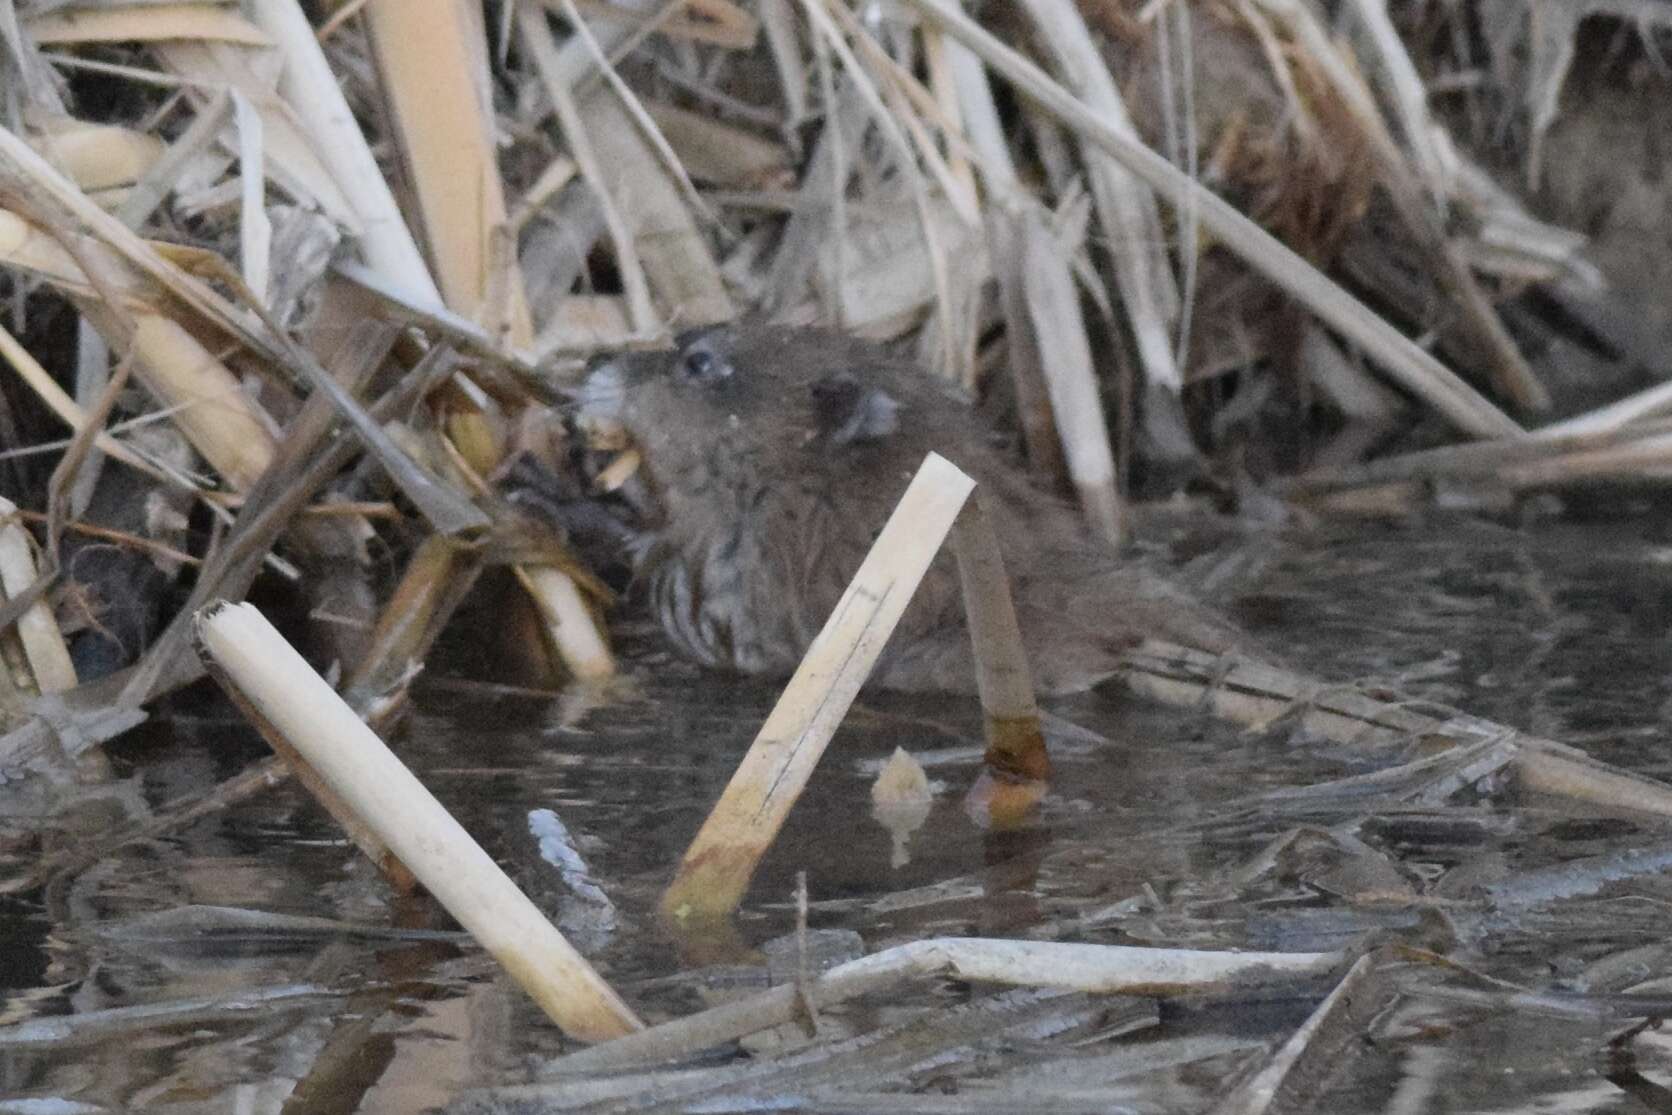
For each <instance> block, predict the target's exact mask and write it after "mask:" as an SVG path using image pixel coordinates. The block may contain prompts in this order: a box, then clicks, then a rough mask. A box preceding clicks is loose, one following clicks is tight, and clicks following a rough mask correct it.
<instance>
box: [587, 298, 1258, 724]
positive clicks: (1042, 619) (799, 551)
mask: <svg viewBox="0 0 1672 1115" xmlns="http://www.w3.org/2000/svg"><path fill="white" fill-rule="evenodd" d="M576 409H577V414H578V416H579V418H580V419H581V421H582V423H583V424H585V423H587V422H593V423H600V422H601V423H603V424H619V425H620V426H622V427H624V428H625V430H626V432H627V433H628V435H629V436H630V437H631V438H632V440H633V442H634V443H635V444H636V445H637V447H638V448H639V450H640V452H641V454H642V457H643V459H644V462H645V467H646V468H647V469H648V471H649V474H650V475H649V481H650V483H651V485H652V487H653V490H654V491H655V493H656V496H657V498H656V499H655V500H654V503H655V505H656V510H655V511H654V512H653V513H651V514H650V515H648V516H646V517H645V518H644V520H643V521H642V522H639V523H636V524H634V525H633V527H632V530H631V539H630V550H631V557H632V563H633V566H634V569H635V571H636V574H637V579H638V580H639V581H641V582H642V583H643V584H644V585H645V586H646V587H647V588H648V593H649V598H650V603H651V606H652V608H653V609H654V612H655V615H656V617H657V619H658V621H659V622H660V624H661V626H662V628H663V630H664V631H665V632H666V633H667V634H668V636H669V637H670V638H671V639H672V640H673V642H674V643H675V644H676V645H677V646H678V648H679V649H680V650H681V651H683V652H684V653H685V654H687V655H689V656H691V657H692V658H695V659H696V660H697V661H699V662H702V663H704V664H706V665H708V666H712V667H718V668H723V669H729V670H734V671H741V672H743V673H749V674H769V675H787V674H788V673H790V672H791V671H793V670H794V669H795V667H796V665H797V663H799V662H800V660H801V657H802V654H803V653H804V652H805V651H806V650H807V647H808V645H809V644H810V643H811V642H812V640H813V637H814V636H815V635H816V634H818V632H819V629H820V628H821V627H822V626H823V625H824V622H825V620H826V618H827V617H828V616H829V615H830V613H831V610H832V609H833V608H834V606H835V604H836V602H837V599H838V598H839V597H840V596H841V594H842V591H843V589H844V588H845V587H846V586H847V583H848V581H849V579H850V578H851V577H852V576H853V574H854V571H855V570H856V569H858V567H859V564H860V562H861V560H862V559H863V558H864V557H865V554H866V552H867V551H868V550H869V549H870V546H871V543H872V542H873V541H874V540H875V539H876V536H877V533H878V531H879V530H880V529H881V528H882V525H883V523H884V522H885V521H886V520H887V519H888V516H889V513H890V512H891V511H892V510H893V509H894V505H895V503H896V502H897V501H898V500H899V498H900V495H901V493H902V492H904V490H905V488H906V485H907V483H908V482H909V481H910V480H911V477H912V475H913V474H914V473H915V472H916V470H917V467H918V466H919V465H920V464H921V463H922V461H923V458H924V455H925V454H926V453H928V452H929V451H930V450H934V451H936V452H938V453H940V454H941V455H943V456H945V457H947V458H948V459H950V460H951V461H952V462H953V463H955V464H957V465H958V466H959V467H960V468H962V469H963V470H964V471H966V472H968V473H969V474H970V475H971V476H972V477H974V478H975V480H976V481H977V482H978V483H979V484H980V485H981V487H982V488H983V489H985V492H986V502H987V506H988V507H989V509H990V510H991V512H992V515H993V519H994V526H995V529H996V531H997V534H998V537H999V541H1000V548H1001V550H1002V552H1003V555H1004V561H1005V566H1006V569H1007V571H1008V572H1009V574H1010V577H1011V580H1012V584H1013V591H1014V595H1015V601H1016V609H1017V615H1018V619H1019V621H1020V624H1021V628H1022V634H1023V639H1024V642H1025V644H1026V647H1027V652H1028V657H1029V662H1030V665H1031V666H1032V669H1033V673H1034V680H1035V683H1036V684H1037V686H1038V687H1039V689H1040V690H1041V691H1043V692H1046V693H1065V692H1073V691H1076V690H1081V689H1085V688H1088V687H1090V686H1092V685H1094V684H1096V683H1097V682H1099V681H1100V680H1102V679H1104V678H1106V677H1108V676H1109V675H1110V674H1111V673H1112V672H1113V671H1114V670H1115V668H1116V667H1117V666H1118V664H1119V660H1120V657H1121V654H1122V653H1123V652H1124V651H1126V650H1128V649H1129V648H1131V647H1132V646H1133V645H1134V644H1136V643H1137V642H1138V641H1140V640H1142V639H1144V638H1145V637H1151V636H1153V637H1156V638H1161V639H1165V640H1168V641H1171V642H1177V643H1182V644H1186V645H1188V646H1192V647H1196V648H1199V649H1202V650H1207V651H1210V652H1214V653H1225V652H1229V651H1233V650H1239V649H1243V648H1246V647H1249V646H1251V645H1252V644H1251V642H1250V640H1249V639H1248V638H1247V637H1246V636H1244V635H1243V634H1242V633H1241V632H1240V631H1238V630H1237V628H1236V627H1235V626H1234V625H1232V624H1231V623H1230V622H1229V621H1227V620H1225V619H1223V618H1221V617H1220V616H1218V615H1217V614H1215V613H1214V612H1213V611H1211V610H1210V609H1208V608H1206V607H1204V606H1203V605H1201V604H1199V603H1197V602H1196V601H1195V600H1193V599H1191V597H1190V596H1189V595H1188V594H1186V593H1185V592H1184V591H1182V590H1181V589H1179V588H1177V587H1175V586H1174V585H1173V584H1171V583H1170V582H1169V581H1167V580H1166V579H1165V578H1164V577H1162V576H1161V575H1159V574H1157V573H1154V572H1152V571H1149V570H1146V569H1143V568H1140V567H1139V566H1137V565H1135V564H1133V563H1130V562H1125V561H1121V560H1119V559H1118V558H1117V557H1116V555H1114V554H1113V553H1111V552H1110V550H1109V547H1108V546H1107V545H1106V544H1105V543H1103V542H1101V541H1099V540H1097V539H1096V538H1094V537H1093V536H1092V535H1091V534H1090V533H1089V532H1088V530H1087V529H1086V528H1085V527H1084V526H1083V525H1082V520H1081V517H1080V516H1079V514H1078V513H1077V512H1076V511H1075V510H1074V509H1073V508H1072V507H1071V506H1070V505H1068V504H1067V503H1065V502H1064V501H1062V500H1061V499H1059V498H1057V497H1056V496H1054V495H1051V494H1050V493H1047V492H1045V491H1042V490H1041V489H1040V488H1039V487H1037V486H1036V485H1034V484H1033V483H1032V482H1030V480H1029V479H1028V478H1027V476H1026V474H1025V472H1024V471H1023V469H1022V467H1021V466H1020V465H1019V464H1018V463H1017V462H1015V461H1014V460H1013V459H1012V458H1011V457H1010V456H1009V455H1007V454H1006V453H1004V452H1003V451H1001V450H1000V449H999V448H998V447H997V446H996V444H995V442H994V439H993V437H992V434H991V433H990V432H989V431H988V430H986V429H985V428H984V427H983V425H982V423H981V421H980V419H979V418H978V416H977V415H976V413H975V411H974V409H973V408H972V406H971V405H970V403H969V401H968V400H967V398H966V397H965V396H964V395H963V394H962V393H961V392H959V391H958V390H956V389H955V388H953V387H952V386H951V385H949V384H947V383H944V382H942V381H939V380H937V379H935V378H934V377H932V376H930V375H929V374H928V373H926V372H924V371H921V370H919V369H918V368H917V367H915V366H913V365H911V364H909V363H906V362H903V361H901V360H899V359H898V358H895V357H893V356H891V355H889V354H888V353H886V352H885V351H884V350H882V349H880V348H878V347H877V346H875V345H873V344H871V343H868V342H865V341H862V340H860V339H858V338H855V337H852V336H849V335H847V334H844V333H840V332H835V331H832V330H826V329H812V328H799V327H786V326H775V325H765V324H759V323H750V322H746V323H739V324H730V325H720V326H714V327H710V328H706V329H702V330H696V331H692V332H689V333H686V334H683V335H682V336H680V337H679V338H678V339H677V342H676V347H675V348H674V349H672V350H670V351H656V352H635V353H628V354H624V355H620V356H616V357H613V358H611V359H609V360H607V361H606V362H604V363H601V364H599V365H597V366H596V367H595V368H594V369H593V370H592V371H591V372H590V374H589V375H588V376H587V378H586V379H585V380H584V381H583V383H582V385H581V387H580V389H579V392H578V399H577V408H576ZM870 684H874V685H880V686H883V687H887V688H893V689H914V690H949V691H972V690H973V688H974V685H975V670H974V663H973V659H972V655H971V648H970V640H969V636H968V634H967V632H966V630H965V626H964V610H963V602H962V599H961V596H960V588H959V581H958V574H957V569H956V565H955V562H954V560H953V557H952V554H951V553H950V551H949V549H946V550H943V551H942V553H941V554H940V555H939V556H938V557H937V558H936V559H935V562H934V564H933V565H932V566H931V568H930V570H929V572H928V575H927V576H926V577H925V578H924V580H923V582H922V583H921V585H919V587H918V589H917V592H916V595H915V596H914V598H913V600H912V603H911V605H910V606H909V607H908V608H907V610H906V613H905V615H904V617H903V618H902V620H901V622H900V625H899V627H898V628H896V630H895V632H894V634H893V636H892V637H891V638H890V639H889V642H888V646H887V647H886V648H885V650H884V651H883V654H882V657H881V659H880V660H879V661H878V663H877V666H876V669H875V671H874V672H873V674H872V676H871V679H870Z"/></svg>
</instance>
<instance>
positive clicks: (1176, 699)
mask: <svg viewBox="0 0 1672 1115" xmlns="http://www.w3.org/2000/svg"><path fill="white" fill-rule="evenodd" d="M1120 678H1121V680H1122V681H1123V682H1124V683H1125V684H1126V686H1127V687H1128V688H1129V689H1131V690H1132V691H1133V692H1135V693H1138V694H1140V695H1141V696H1144V697H1148V698H1150V699H1152V700H1156V701H1160V702H1161V703H1163V704H1169V705H1182V706H1186V707H1191V708H1201V707H1204V706H1205V707H1207V708H1209V709H1210V710H1211V711H1212V712H1213V713H1214V715H1216V716H1219V717H1221V718H1223V719H1226V720H1234V721H1237V722H1238V723H1242V724H1247V725H1249V726H1250V727H1251V728H1254V729H1256V730H1258V729H1263V728H1266V727H1269V726H1270V725H1271V724H1273V723H1275V722H1277V721H1279V720H1283V719H1286V718H1291V717H1292V718H1293V720H1294V722H1295V723H1296V724H1297V725H1298V726H1299V727H1300V729H1301V730H1302V731H1304V732H1310V733H1313V734H1316V735H1319V736H1322V737H1324V738H1326V739H1333V740H1338V741H1340V742H1342V743H1347V744H1353V745H1357V746H1365V747H1390V746H1396V745H1401V744H1405V743H1409V742H1411V741H1412V740H1416V739H1419V738H1423V737H1427V738H1429V739H1434V740H1450V741H1452V742H1453V743H1454V744H1455V745H1456V746H1468V745H1469V744H1473V743H1478V742H1480V741H1482V740H1488V739H1500V740H1503V741H1505V742H1506V745H1507V746H1509V747H1511V748H1513V752H1514V758H1513V760H1512V764H1511V766H1512V769H1513V770H1514V772H1515V777H1516V782H1517V784H1518V785H1519V786H1520V787H1521V788H1522V789H1525V790H1530V791H1533V792H1536V793H1544V794H1555V795H1560V796H1563V797H1568V798H1572V799H1575V800H1577V801H1585V802H1590V803H1592V804H1594V805H1599V806H1603V807H1606V808H1611V809H1625V810H1630V811H1633V812H1638V813H1650V814H1654V815H1657V816H1662V817H1672V787H1669V786H1666V785H1664V784H1663V783H1660V782H1656V781H1654V780H1653V779H1650V778H1644V777H1641V776H1639V775H1634V774H1629V773H1627V772H1625V771H1622V770H1619V769H1617V768H1615V767H1612V766H1610V765H1608V764H1607V763H1602V762H1599V761H1597V760H1595V759H1592V758H1591V757H1590V756H1588V755H1586V754H1585V753H1584V752H1583V751H1580V750H1579V749H1578V748H1574V747H1568V746H1567V745H1565V744H1561V743H1558V742H1556V741H1554V740H1548V739H1540V738H1538V737H1536V736H1529V735H1524V734H1522V733H1521V732H1518V731H1516V730H1515V729H1514V728H1510V727H1508V726H1506V725H1503V724H1496V723H1493V722H1492V721H1489V720H1482V719H1480V718H1479V717H1473V716H1467V715H1463V714H1458V713H1452V712H1451V711H1450V710H1446V709H1437V710H1436V711H1437V712H1438V713H1439V715H1430V714H1429V712H1427V711H1422V710H1428V709H1435V708H1436V706H1434V705H1433V704H1432V703H1430V702H1413V701H1406V702H1403V703H1396V702H1390V701H1383V700H1379V699H1377V698H1376V697H1373V696H1370V695H1369V694H1368V693H1365V692H1363V691H1361V690H1359V689H1358V688H1356V687H1355V686H1352V685H1333V686H1324V685H1320V684H1319V683H1318V682H1317V681H1315V680H1313V679H1310V678H1306V677H1302V676H1301V675H1299V674H1294V673H1291V672H1289V671H1287V670H1283V669H1279V668H1277V667H1275V666H1270V665H1267V664H1265V663H1261V662H1237V663H1233V664H1232V665H1231V667H1230V669H1226V663H1225V660H1224V659H1223V658H1222V657H1220V656H1218V655H1213V654H1209V653H1207V652H1205V651H1199V650H1192V649H1190V648H1187V647H1181V646H1176V645H1173V644H1171V643H1163V642H1160V641H1158V640H1153V639H1151V640H1146V641H1145V642H1144V643H1142V644H1141V645H1140V646H1138V647H1137V648H1136V649H1135V650H1132V651H1130V652H1128V654H1127V655H1126V662H1125V664H1124V665H1123V667H1122V669H1121V672H1120Z"/></svg>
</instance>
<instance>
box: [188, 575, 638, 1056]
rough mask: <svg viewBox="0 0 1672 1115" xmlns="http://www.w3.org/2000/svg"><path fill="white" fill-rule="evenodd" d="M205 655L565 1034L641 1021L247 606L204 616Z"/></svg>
mask: <svg viewBox="0 0 1672 1115" xmlns="http://www.w3.org/2000/svg"><path fill="white" fill-rule="evenodd" d="M196 628H197V631H196V633H197V641H198V648H199V654H200V655H201V656H203V657H204V659H205V663H206V664H207V663H208V662H209V661H210V660H211V659H212V660H213V662H214V663H215V664H217V666H218V667H219V671H218V673H217V677H218V678H219V679H221V680H222V684H223V685H228V691H229V692H230V693H233V694H234V695H235V697H236V698H237V699H239V700H247V701H248V702H249V703H250V705H251V707H253V708H254V709H255V710H256V711H257V712H258V714H259V717H260V720H261V721H263V722H265V724H266V725H268V726H270V727H271V728H272V730H274V731H275V732H277V733H278V734H280V735H282V736H283V737H284V739H286V740H287V741H289V743H290V744H291V746H292V747H294V748H295V750H296V751H297V752H299V753H300V754H301V755H302V756H303V758H304V759H305V761H306V762H307V764H308V765H309V766H311V767H312V768H313V769H314V770H315V771H316V772H318V774H319V776H320V777H321V778H322V779H323V780H324V781H325V782H326V783H327V784H329V785H330V787H331V789H332V790H333V792H334V793H335V794H336V795H337V797H338V798H340V800H341V801H342V803H343V804H344V805H345V806H346V807H347V808H348V809H349V810H350V811H352V812H353V814H354V815H355V816H357V817H358V818H359V819H360V820H361V821H362V822H364V824H365V826H366V827H367V828H368V829H369V830H370V831H371V832H372V833H373V834H375V835H376V837H377V838H378V840H380V841H381V842H382V843H383V844H384V845H385V846H386V847H388V848H389V850H390V851H391V852H393V853H394V854H395V855H396V856H397V857H398V858H399V859H400V860H401V861H402V862H403V863H405V864H406V865H407V866H408V867H410V868H411V869H412V872H413V874H415V875H416V876H417V877H418V879H419V881H420V882H422V883H423V884H424V886H425V888H426V889H428V890H429V892H430V893H431V894H433V895H434V896H435V897H436V899H437V900H438V901H439V902H440V903H441V904H442V905H443V906H445V907H446V908H447V911H448V912H449V913H450V914H452V915H453V917H454V918H455V919H457V921H458V922H459V924H460V925H462V926H464V928H466V929H467V930H469V931H470V933H471V935H472V936H474V937H475V938H476V940H477V941H478V942H480V943H481V945H482V947H483V948H485V949H486V950H487V951H488V952H489V953H490V954H491V955H492V956H493V957H494V959H496V960H497V961H499V963H500V964H501V966H503V967H504V968H505V970H506V972H507V973H508V974H509V975H510V976H511V977H512V978H513V979H515V980H516V981H517V982H518V983H520V984H522V986H523V988H524V990H526V991H527V992H528V993H529V994H530V995H531V996H532V997H533V998H534V1000H535V1001H536V1002H537V1003H539V1004H540V1006H541V1008H542V1009H544V1010H545V1012H546V1014H547V1015H548V1016H550V1018H551V1019H552V1021H553V1022H555V1023H557V1025H558V1026H559V1027H561V1028H562V1030H563V1031H564V1033H566V1034H568V1035H569V1036H571V1037H574V1038H578V1039H580V1040H583V1041H602V1040H605V1039H608V1038H613V1037H619V1036H621V1035H623V1034H627V1033H631V1032H632V1031H634V1030H637V1029H640V1028H641V1026H642V1023H640V1022H639V1020H638V1019H637V1018H636V1017H635V1016H634V1014H633V1012H632V1010H631V1009H629V1008H628V1006H627V1004H626V1003H624V1002H623V1001H622V1000H621V998H620V997H619V996H617V995H616V993H615V992H614V991H613V990H611V989H610V987H609V985H608V984H606V983H605V982H604V981H603V979H602V978H601V977H600V976H599V975H598V973H597V972H595V971H594V970H593V969H592V967H591V965H589V964H588V963H587V962H586V960H585V958H584V957H582V956H581V955H580V953H578V952H576V951H575V949H574V948H573V947H572V946H571V945H570V944H569V942H568V941H566V940H565V939H564V938H563V935H562V934H561V933H559V932H558V931H557V929H556V928H555V927H553V926H552V924H551V923H550V922H549V921H547V920H546V919H545V917H544V916H543V915H542V914H541V913H540V911H539V910H538V909H537V908H536V907H535V906H534V904H533V903H532V902H530V901H529V900H528V898H527V897H526V896H524V895H523V894H522V892H521V891H519V890H518V889H517V888H516V885H515V884H514V883H512V882H511V880H510V879H509V878H508V877H507V876H506V875H505V873H504V872H503V871H501V870H500V869H499V866H498V865H497V864H496V863H494V861H493V860H492V859H491V858H490V857H489V856H488V854H487V853H486V852H484V851H483V850H482V848H481V846H480V845H478V844H477V843H476V842H475V841H474V840H472V839H471V838H470V835H469V834H468V833H466V832H465V831H464V829H463V828H462V827H461V826H460V825H459V823H458V821H456V820H454V819H453V817H452V815H451V814H449V813H448V812H447V810H446V809H444V808H442V806H441V803H440V802H438V801H436V800H435V798H434V797H433V796H432V795H431V794H430V792H429V791H428V790H426V789H425V788H424V786H423V784H422V783H420V782H419V781H418V779H417V778H415V777H414V776H413V774H412V772H411V771H409V770H408V769H407V768H406V767H405V766H404V765H403V764H402V763H401V761H400V760H399V759H397V758H396V757H395V756H394V754H393V753H392V752H391V751H390V750H389V749H388V747H386V746H385V745H384V743H383V741H382V740H380V739H378V738H377V736H376V734H374V733H373V732H372V730H371V729H370V728H368V727H366V725H365V724H364V723H362V722H361V720H360V718H359V717H358V716H356V715H355V714H354V710H352V709H351V708H349V707H348V705H347V704H346V703H344V701H343V700H342V698H341V697H339V696H338V695H337V694H336V693H335V692H334V691H333V690H332V689H331V687H330V686H329V685H327V684H326V683H325V681H324V679H322V678H321V677H320V676H319V675H318V674H317V673H315V672H314V671H313V669H312V668H311V667H310V666H309V665H308V664H307V663H306V662H305V661H303V659H302V656H301V655H299V654H297V653H296V651H295V649H294V648H292V647H291V645H290V644H289V643H287V642H286V641H285V639H284V637H283V636H282V635H280V634H279V633H278V631H276V630H275V629H274V628H273V626H272V624H270V623H268V622H267V619H266V617H264V616H263V615H262V614H261V612H260V611H258V610H257V609H256V608H255V607H253V606H251V605H249V604H225V603H222V604H218V605H212V606H210V607H209V608H206V609H204V610H203V611H202V612H199V613H198V615H197V617H196Z"/></svg>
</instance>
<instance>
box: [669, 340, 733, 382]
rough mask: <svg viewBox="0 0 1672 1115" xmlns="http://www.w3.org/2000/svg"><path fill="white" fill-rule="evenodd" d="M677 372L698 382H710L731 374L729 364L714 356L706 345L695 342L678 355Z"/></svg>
mask: <svg viewBox="0 0 1672 1115" xmlns="http://www.w3.org/2000/svg"><path fill="white" fill-rule="evenodd" d="M679 374H680V375H682V376H684V377H685V378H686V379H689V380H695V381H696V382H698V383H710V382H712V381H714V380H717V379H725V378H726V377H727V376H729V375H731V365H730V364H727V363H726V362H725V361H724V360H722V359H720V358H719V357H718V356H715V355H714V353H713V352H712V351H711V350H710V349H709V347H708V346H707V345H703V344H697V345H692V346H691V347H690V348H688V349H686V350H685V352H684V354H683V355H681V356H680V358H679Z"/></svg>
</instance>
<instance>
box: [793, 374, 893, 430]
mask: <svg viewBox="0 0 1672 1115" xmlns="http://www.w3.org/2000/svg"><path fill="white" fill-rule="evenodd" d="M813 413H814V414H815V415H816V416H817V417H818V422H819V428H820V429H821V430H823V431H824V432H825V433H827V434H829V435H830V438H831V440H833V441H835V442H836V443H837V444H838V445H849V444H852V443H854V442H860V441H881V440H882V439H883V438H885V437H887V436H888V435H890V434H892V433H893V432H894V431H895V430H896V429H898V428H899V426H900V419H899V414H900V404H899V403H898V402H897V401H895V398H894V396H892V395H890V394H889V393H888V392H887V391H884V390H883V389H882V388H880V387H866V386H865V385H864V384H862V383H860V382H859V380H858V379H856V378H854V377H853V376H852V375H849V374H848V373H846V372H840V373H837V374H836V375H833V376H826V377H825V378H824V379H821V380H819V381H818V382H817V383H815V384H813Z"/></svg>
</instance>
